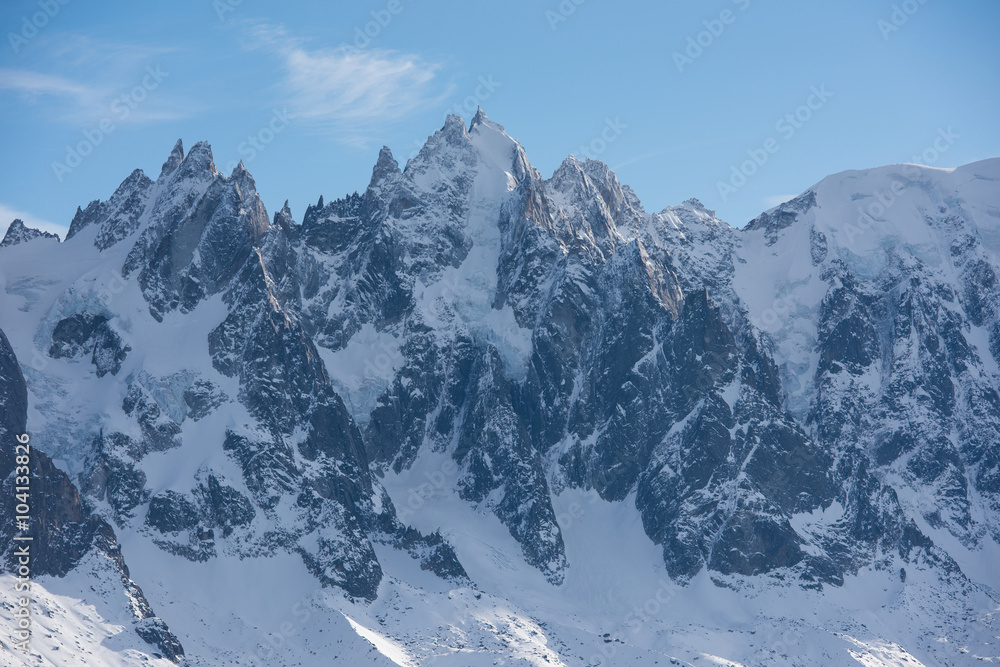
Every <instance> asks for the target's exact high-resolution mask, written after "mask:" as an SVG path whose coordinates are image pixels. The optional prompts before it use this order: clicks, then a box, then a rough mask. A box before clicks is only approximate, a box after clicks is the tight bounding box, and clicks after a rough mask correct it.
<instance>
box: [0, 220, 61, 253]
mask: <svg viewBox="0 0 1000 667" xmlns="http://www.w3.org/2000/svg"><path fill="white" fill-rule="evenodd" d="M39 238H45V239H55V240H56V241H58V240H59V235H58V234H51V233H49V232H43V231H41V230H40V229H35V228H34V227H28V226H27V225H25V224H24V221H23V220H21V219H20V218H18V219H16V220H14V222H12V223H10V227H8V228H7V233H6V234H4V237H3V241H0V248H3V247H6V246H12V245H17V244H18V243H25V242H27V241H33V240H34V239H39Z"/></svg>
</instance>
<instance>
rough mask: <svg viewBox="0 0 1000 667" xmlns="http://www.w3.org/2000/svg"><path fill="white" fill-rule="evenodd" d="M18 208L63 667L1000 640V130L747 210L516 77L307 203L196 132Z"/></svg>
mask: <svg viewBox="0 0 1000 667" xmlns="http://www.w3.org/2000/svg"><path fill="white" fill-rule="evenodd" d="M12 229H14V227H13V226H12ZM8 236H10V232H8ZM15 237H16V238H17V242H16V243H10V244H7V243H6V240H5V247H3V248H2V249H0V281H2V282H0V287H2V288H3V289H0V309H2V312H4V313H5V317H4V319H3V325H2V327H0V328H2V329H3V330H4V332H5V333H6V336H7V337H8V338H9V340H10V350H9V353H8V354H7V361H6V362H4V363H6V365H5V366H4V368H7V369H8V371H5V372H4V375H3V377H2V378H0V380H2V383H6V384H3V386H0V392H4V393H3V394H2V395H3V397H4V401H3V403H4V409H5V410H7V409H8V408H7V406H8V405H10V406H11V408H10V410H11V411H13V412H11V414H14V415H15V417H17V418H19V419H20V421H19V422H18V421H16V419H15V420H14V421H12V422H11V423H12V424H14V425H15V426H14V427H12V430H11V431H10V433H14V432H19V431H20V430H26V432H27V433H29V434H30V436H31V441H32V443H34V445H35V447H37V449H36V450H34V451H37V455H36V457H37V458H36V459H35V460H33V465H35V466H36V470H37V471H38V473H37V474H38V475H39V476H40V480H41V479H44V482H42V481H40V482H39V485H38V487H37V488H35V489H33V491H32V492H33V493H34V494H36V497H37V498H38V499H40V500H36V501H34V502H35V503H36V504H37V506H38V507H40V508H42V509H40V510H39V512H40V513H39V514H38V515H37V516H36V517H35V518H34V519H33V520H34V521H35V524H37V526H36V529H37V530H40V531H42V532H46V531H48V533H49V534H56V537H50V538H48V542H47V543H46V544H47V545H48V546H46V547H45V559H46V560H48V559H51V560H52V561H53V562H55V563H58V567H55V566H53V567H48V568H46V567H43V566H42V565H38V567H37V569H36V570H35V572H36V575H37V580H36V581H35V582H34V587H35V588H34V590H35V591H36V606H39V607H42V608H44V612H41V613H39V612H38V611H36V614H35V622H36V623H37V624H38V625H36V632H35V635H34V637H35V640H34V641H35V642H36V643H35V645H34V646H35V648H36V650H41V653H42V654H43V655H44V656H46V657H45V658H43V660H48V661H50V662H51V661H52V659H51V658H50V657H49V656H51V655H55V654H53V653H52V651H56V650H58V651H62V652H67V651H68V652H70V653H72V654H74V655H78V654H80V652H81V651H90V652H91V653H92V655H93V656H94V658H93V659H94V664H133V663H134V664H139V662H140V661H143V660H149V659H152V660H173V661H176V662H184V663H186V664H191V665H222V664H227V665H228V664H256V663H255V661H264V662H266V663H267V664H290V665H291V664H325V662H323V661H327V660H329V659H331V656H332V659H333V660H334V661H342V662H345V664H359V665H360V664H376V665H379V664H384V665H390V664H396V665H415V664H434V665H473V664H475V665H479V664H483V665H486V664H525V665H541V664H547V665H552V664H557V665H559V664H561V665H596V664H643V665H646V664H668V663H671V662H673V663H674V664H698V663H699V662H704V661H706V660H707V661H715V662H717V663H718V662H720V661H721V664H729V663H733V664H789V665H790V664H845V665H846V664H856V663H857V662H861V663H863V664H870V665H879V664H887V665H888V664H902V662H906V661H910V663H909V664H914V663H916V664H929V665H932V664H962V663H964V662H972V661H973V660H976V659H977V658H982V659H986V658H991V659H994V660H997V659H1000V649H998V648H997V647H998V644H997V636H996V635H997V634H998V633H997V632H996V630H994V629H993V615H994V613H995V612H996V611H997V609H998V608H1000V602H998V598H997V593H996V592H995V590H996V589H997V587H998V584H997V581H996V575H995V574H994V571H993V568H992V567H991V565H992V564H993V563H995V562H996V558H997V556H998V555H1000V548H998V542H1000V521H998V516H1000V514H998V510H1000V481H998V480H1000V432H998V429H1000V396H998V394H997V391H998V389H1000V366H998V360H1000V292H998V290H1000V286H998V282H997V276H996V271H997V270H998V266H1000V264H998V260H997V251H998V249H1000V160H988V161H985V162H981V163H976V164H973V165H968V166H966V167H962V168H959V169H955V170H940V169H930V168H926V167H917V166H913V165H897V166H891V167H884V168H880V169H873V170H869V171H865V172H846V173H844V174H839V175H836V176H832V177H830V178H828V179H825V180H824V181H822V182H821V183H819V184H817V185H816V186H815V187H813V188H811V189H810V190H809V191H807V192H806V193H804V194H803V195H801V196H799V197H797V198H795V199H794V200H792V201H790V202H787V203H785V204H782V205H781V206H779V207H777V208H775V209H772V210H771V211H768V212H766V213H764V214H762V215H761V216H759V217H758V218H756V219H755V220H753V221H752V222H751V223H750V224H748V225H747V226H746V227H745V228H744V229H736V228H733V227H731V226H729V225H727V224H726V223H725V222H722V221H721V220H719V219H718V218H717V217H716V216H715V214H714V212H712V211H710V210H707V209H706V208H705V207H704V206H703V205H702V204H701V203H700V202H698V201H697V200H689V201H687V202H684V203H683V204H682V205H680V206H675V207H669V208H667V209H664V210H663V211H661V212H659V213H648V212H646V211H645V210H644V209H643V207H642V205H641V203H640V202H639V200H638V198H637V197H636V195H635V193H634V192H633V191H632V190H631V189H630V188H629V187H628V186H626V185H624V184H622V183H620V182H619V180H618V178H617V176H616V175H615V174H614V173H613V172H612V171H611V170H610V169H609V168H608V167H607V166H606V165H604V164H603V163H600V162H597V161H593V160H586V161H580V160H578V159H576V158H575V157H570V158H568V159H567V160H566V161H564V162H563V164H562V165H561V166H560V167H559V168H558V169H557V170H556V172H555V173H554V174H553V175H552V177H551V178H548V179H545V178H543V177H542V175H541V174H540V173H539V172H538V171H537V170H536V169H535V168H534V167H532V166H531V164H530V162H529V161H528V158H527V155H526V153H525V151H524V150H523V148H522V147H521V146H520V145H519V144H518V142H517V141H515V140H514V139H512V138H511V137H510V136H509V135H508V134H507V132H506V131H505V130H504V128H503V127H502V126H501V125H499V124H497V123H495V122H494V121H492V120H490V119H489V118H488V117H487V116H486V114H485V113H483V112H482V110H480V112H479V113H477V114H476V116H475V118H474V119H473V120H472V122H471V124H470V125H469V126H466V124H465V123H464V121H462V119H460V118H458V117H457V116H449V117H448V119H447V121H446V122H445V124H444V126H443V127H442V128H441V129H440V130H439V131H437V132H436V133H434V134H433V135H432V136H431V137H429V138H428V140H427V142H426V144H425V145H424V147H423V149H422V150H421V151H420V152H419V153H418V154H417V155H416V156H415V157H414V158H413V159H411V160H410V161H409V162H408V163H407V164H406V165H405V166H404V167H402V168H401V167H400V165H399V164H398V163H397V162H396V160H395V159H394V158H393V156H392V153H391V151H390V150H389V149H388V148H383V149H382V151H381V152H380V153H379V156H378V159H377V162H376V164H375V167H374V168H373V170H372V176H371V181H370V184H369V186H368V188H367V189H366V190H365V192H364V193H360V194H359V193H355V194H353V195H350V196H348V197H345V198H343V199H338V200H335V201H331V202H328V203H325V202H324V199H323V198H322V197H320V198H319V201H318V202H317V204H316V205H314V206H310V207H308V208H307V209H306V211H305V212H304V215H303V217H302V220H301V222H296V221H295V219H294V217H293V215H292V212H291V210H290V208H289V206H288V204H287V202H286V204H285V206H284V207H283V208H282V209H281V210H280V211H278V212H276V213H274V215H273V216H270V217H269V215H268V213H267V211H266V209H265V207H264V204H263V202H262V201H261V199H260V197H259V196H258V194H257V190H256V184H255V182H254V180H253V178H252V176H251V175H250V174H249V172H248V171H247V170H246V169H245V168H244V166H243V165H242V164H240V165H239V166H237V167H236V169H234V170H233V172H232V173H231V174H229V175H228V176H227V175H224V174H221V173H219V171H218V170H217V169H216V167H215V164H214V161H213V158H212V152H211V148H210V147H209V146H208V145H207V144H205V143H199V144H195V145H194V146H193V147H192V148H191V150H190V151H189V152H187V153H185V151H184V148H183V145H182V144H181V142H178V143H177V145H176V146H175V147H174V149H173V151H172V152H171V154H170V156H169V157H168V159H167V161H166V162H165V163H164V164H163V167H162V169H161V172H160V174H159V176H158V177H157V178H156V179H155V180H152V179H150V178H149V177H147V176H146V175H145V174H143V173H142V172H141V171H138V170H137V171H135V172H133V173H132V174H131V175H130V176H129V177H128V178H127V179H126V180H125V181H124V182H123V183H122V184H121V185H120V186H119V188H118V189H117V190H116V191H115V192H114V194H113V195H112V196H111V197H110V198H109V199H108V200H107V201H95V202H92V203H91V204H89V205H88V206H87V207H86V208H81V209H78V211H77V214H76V216H75V217H74V219H73V221H72V224H71V226H70V231H69V233H68V234H67V239H66V241H64V242H61V243H55V242H50V241H44V240H42V239H39V238H36V237H37V234H35V235H32V234H28V233H24V232H21V231H19V232H17V234H16V235H15ZM15 356H16V360H17V362H19V364H18V363H17V362H15V361H14V359H15ZM2 359H3V357H2V355H0V360H2ZM15 371H16V372H15ZM22 373H23V381H22V380H20V379H19V378H20V377H21V374H22ZM2 383H0V384H2ZM22 383H23V384H22ZM19 392H20V393H19ZM21 396H23V397H24V398H19V397H21ZM17 411H19V412H17ZM18 415H22V416H21V417H18ZM25 422H26V426H24V423H25ZM7 437H8V440H9V434H8V436H7ZM5 470H6V471H7V473H8V474H7V475H6V478H7V479H8V486H9V483H10V479H11V476H10V474H9V471H10V470H11V466H10V465H8V467H7V468H5ZM5 488H6V487H5ZM50 489H51V490H50ZM10 510H11V508H9V507H8V508H7V509H6V510H5V512H6V513H7V514H5V516H4V520H5V525H6V526H8V528H7V530H8V533H12V532H13V525H14V524H13V516H12V515H11V514H10ZM8 543H10V541H8ZM126 561H127V562H128V566H126V565H125V562H126ZM6 562H7V564H8V565H7V567H8V571H9V572H14V571H15V570H14V569H13V563H12V562H11V561H10V560H9V559H8V561H6ZM40 562H41V561H40ZM109 562H110V563H112V564H113V565H114V567H110V566H109V565H108V563H109ZM108 572H112V573H114V574H115V576H109V575H108V574H107V573H108ZM102 573H104V574H102ZM12 576H13V575H4V578H5V579H12ZM140 585H141V586H142V589H141V590H140V589H139V586H140ZM11 589H12V587H11ZM137 591H138V592H137ZM142 591H145V592H142ZM123 595H124V596H125V597H127V598H129V599H132V600H139V599H141V600H142V604H141V605H138V606H137V605H136V604H133V605H132V612H133V613H132V616H128V615H127V614H124V612H123V611H122V610H121V609H119V608H118V607H115V606H114V604H112V602H111V601H114V600H121V598H122V596H123ZM119 606H120V605H119ZM12 608H13V606H12V605H11V606H9V607H5V608H4V609H5V611H4V613H3V614H0V615H9V614H10V613H12V612H8V611H7V610H8V609H12ZM137 609H138V610H139V611H136V610H137ZM153 609H156V614H154V613H153ZM43 618H44V619H45V621H44V623H45V625H44V627H46V628H47V629H48V631H47V632H46V633H44V635H43V633H42V632H41V631H40V630H39V629H38V627H39V626H40V625H43V621H42V619H43ZM126 620H127V621H128V623H130V624H134V625H135V629H136V633H134V637H135V639H129V640H124V639H123V635H122V633H121V628H122V627H123V625H124V624H125V622H126ZM11 622H13V620H12V619H11ZM143 641H144V642H145V644H143ZM137 642H138V643H137ZM181 645H183V648H181ZM154 654H155V655H154ZM64 655H65V653H64ZM100 661H103V662H100ZM40 664H45V663H44V662H43V663H40ZM88 664H89V663H88Z"/></svg>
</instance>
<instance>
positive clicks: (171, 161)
mask: <svg viewBox="0 0 1000 667" xmlns="http://www.w3.org/2000/svg"><path fill="white" fill-rule="evenodd" d="M183 161H184V142H183V141H182V140H180V139H178V140H177V143H176V144H174V149H173V150H172V151H170V157H168V158H167V161H166V162H164V163H163V166H162V167H161V168H160V178H163V177H164V176H166V175H167V174H169V173H171V172H173V171H174V170H175V169H177V166H178V165H179V164H180V163H181V162H183Z"/></svg>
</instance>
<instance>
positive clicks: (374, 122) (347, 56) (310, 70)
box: [250, 25, 452, 145]
mask: <svg viewBox="0 0 1000 667" xmlns="http://www.w3.org/2000/svg"><path fill="white" fill-rule="evenodd" d="M250 37H251V40H252V41H251V43H250V46H251V47H253V48H266V49H269V50H270V51H272V52H273V53H275V54H276V55H277V56H278V57H279V58H280V59H281V63H282V67H283V70H284V78H283V80H282V82H281V83H280V86H279V87H280V89H281V91H282V92H283V93H284V95H285V96H286V98H287V101H288V104H289V106H290V107H291V108H292V109H293V113H294V114H295V117H296V119H297V120H299V121H303V122H307V123H311V124H313V125H315V126H317V127H320V128H323V129H325V130H328V131H330V132H331V133H332V134H333V135H334V136H335V137H336V138H337V139H338V140H341V141H344V142H346V143H350V144H357V145H366V144H368V143H369V142H370V141H371V139H372V138H373V137H374V136H375V135H376V134H378V133H379V130H384V128H385V126H386V125H388V124H391V123H393V122H395V121H398V120H400V119H403V118H404V117H406V116H407V115H409V114H411V113H412V112H413V111H415V110H420V109H425V108H428V107H431V106H435V105H440V104H441V103H442V102H443V101H444V100H445V99H446V98H447V96H448V94H449V93H450V92H451V91H452V87H451V86H450V85H446V84H442V83H440V82H439V81H438V76H437V75H438V73H439V71H440V70H441V67H442V66H441V65H440V64H439V63H433V62H428V61H427V60H425V59H424V58H422V57H420V56H419V55H415V54H408V53H400V52H398V51H389V50H384V49H374V48H372V49H363V50H362V49H357V48H354V47H349V46H341V47H338V48H318V49H309V48H307V47H306V46H305V44H304V41H303V40H301V39H299V38H296V37H293V36H291V35H289V34H288V32H287V31H286V30H285V29H284V28H283V27H282V26H263V25H257V26H253V27H252V28H251V30H250Z"/></svg>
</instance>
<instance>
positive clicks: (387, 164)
mask: <svg viewBox="0 0 1000 667" xmlns="http://www.w3.org/2000/svg"><path fill="white" fill-rule="evenodd" d="M400 173H401V172H400V170H399V163H398V162H396V158H394V157H393V156H392V151H391V150H389V147H388V146H383V147H382V150H380V151H379V152H378V160H377V161H376V162H375V166H374V167H373V168H372V178H371V181H370V183H369V186H368V187H376V186H378V185H379V184H380V183H381V182H382V181H383V180H384V179H386V178H388V177H390V176H395V175H398V174H400Z"/></svg>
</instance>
